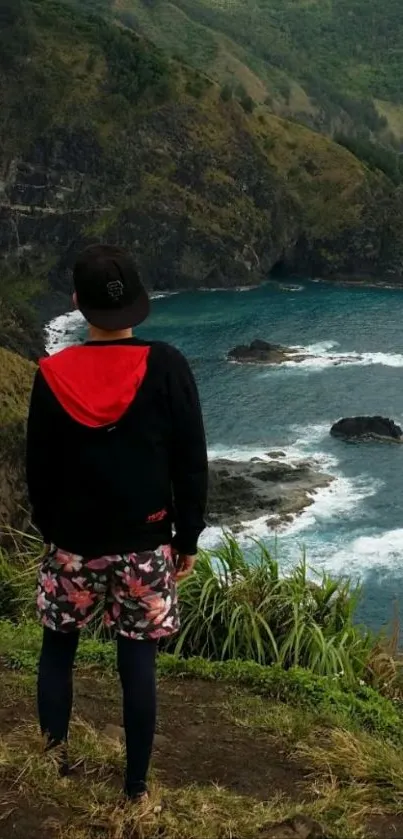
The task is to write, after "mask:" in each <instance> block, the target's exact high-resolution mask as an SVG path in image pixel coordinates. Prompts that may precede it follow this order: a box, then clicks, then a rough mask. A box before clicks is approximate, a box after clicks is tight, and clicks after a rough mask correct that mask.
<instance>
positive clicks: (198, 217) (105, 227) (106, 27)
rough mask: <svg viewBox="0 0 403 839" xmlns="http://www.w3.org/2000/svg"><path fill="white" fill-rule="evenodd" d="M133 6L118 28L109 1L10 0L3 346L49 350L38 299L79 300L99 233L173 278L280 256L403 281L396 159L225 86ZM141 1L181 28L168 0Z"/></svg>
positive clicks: (53, 303) (3, 80)
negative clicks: (367, 155)
mask: <svg viewBox="0 0 403 839" xmlns="http://www.w3.org/2000/svg"><path fill="white" fill-rule="evenodd" d="M130 3H131V5H132V6H133V0H130ZM124 5H125V4H124V3H123V0H121V2H120V3H119V10H118V11H119V15H120V18H121V20H120V25H117V21H116V11H117V10H116V8H115V9H112V8H111V6H110V5H109V6H108V4H106V3H105V2H103V0H91V2H90V0H88V2H87V4H86V9H85V12H83V11H82V7H81V6H80V8H79V7H78V5H77V3H76V2H75V0H71V2H67V0H66V2H60V0H0V70H1V73H0V101H1V103H2V108H1V118H0V269H1V274H0V277H1V279H0V299H1V304H2V305H1V309H0V312H1V314H0V345H3V346H5V347H7V348H9V349H14V350H17V351H20V352H23V353H25V354H27V355H29V356H30V357H32V358H35V357H36V356H37V355H38V353H39V352H40V351H41V340H40V335H38V332H37V328H36V326H35V320H34V318H33V316H32V301H34V303H35V305H37V306H39V311H40V313H41V315H42V316H43V317H44V318H45V317H49V316H50V315H51V314H56V312H58V311H60V310H62V308H63V306H65V305H66V299H67V298H66V295H67V294H69V293H70V291H71V273H70V272H71V266H72V262H73V260H74V257H75V254H76V253H77V250H78V249H79V248H81V247H82V246H83V245H85V244H87V243H89V242H93V241H94V240H95V241H99V240H102V239H108V240H111V241H119V242H120V243H122V244H126V245H128V246H129V247H130V248H131V249H132V250H133V251H134V253H135V255H136V258H137V259H138V262H139V264H140V267H141V269H142V272H143V275H144V278H145V281H146V283H147V284H148V286H149V287H152V288H158V289H169V288H178V287H181V288H183V287H185V288H199V287H210V288H212V287H217V286H236V285H248V284H252V283H256V282H259V281H261V280H262V279H264V278H266V277H267V276H268V273H269V272H270V271H271V270H272V269H273V268H275V267H276V266H277V267H281V268H282V270H285V271H288V272H296V273H303V274H305V275H308V276H309V275H314V276H315V275H316V276H330V277H335V276H336V277H337V276H343V277H352V276H353V277H357V276H358V277H361V278H367V277H377V278H381V279H382V278H385V277H387V279H388V281H392V282H393V281H400V280H401V275H402V264H403V234H402V225H401V218H402V214H403V197H402V193H401V189H400V188H398V189H396V187H395V184H396V183H397V182H398V180H399V179H398V178H394V177H393V172H392V173H390V172H388V170H387V167H385V166H382V168H383V169H384V172H386V173H387V175H388V176H387V177H385V175H384V174H383V173H382V172H381V171H379V168H378V166H377V160H371V161H368V164H369V165H363V164H362V163H360V162H359V160H358V159H357V158H356V157H355V156H353V155H352V154H350V153H349V151H348V150H346V149H345V148H343V147H342V146H340V145H338V144H335V143H332V142H331V141H330V140H328V139H326V138H325V137H324V136H321V135H320V134H317V133H313V132H312V131H310V130H309V129H307V128H306V127H303V126H301V125H298V124H296V123H295V122H290V121H285V120H283V119H280V118H278V117H277V116H276V115H274V114H272V113H269V112H268V110H267V108H264V107H263V108H257V109H254V108H253V102H251V100H249V99H248V97H247V96H245V95H244V94H243V95H242V96H239V97H238V98H237V97H235V98H233V97H232V96H231V95H229V96H227V95H224V91H223V88H222V85H218V84H215V83H214V82H213V81H211V79H210V78H209V76H208V75H205V74H204V73H200V72H198V71H197V70H195V69H194V68H191V67H189V66H188V65H187V64H185V63H184V62H183V61H180V60H179V59H170V58H169V57H168V56H167V55H166V54H164V52H163V51H161V50H159V49H158V47H156V46H155V45H153V44H152V43H151V42H150V41H148V40H147V39H145V38H144V37H143V36H141V35H138V34H137V33H135V32H133V31H131V30H130V29H129V28H127V27H126V26H124V25H122V24H123V23H124V21H125V20H126V18H125V14H126V13H125V10H124ZM141 8H142V10H143V11H144V14H146V13H147V15H148V16H149V19H151V15H153V16H154V17H155V20H156V21H157V22H158V24H159V26H160V27H163V26H164V27H165V29H166V33H167V34H168V31H169V27H168V21H169V19H170V17H169V15H168V17H167V18H166V19H164V17H163V11H162V10H163V4H162V5H161V4H160V3H159V2H156V3H154V2H151V0H148V3H147V4H144V3H143V4H142V7H141ZM236 8H237V7H234V11H236ZM178 14H179V12H178ZM183 14H184V12H183V10H181V11H180V15H183ZM122 15H123V17H122ZM164 20H165V23H166V25H165V23H164ZM141 29H142V27H141V26H140V25H139V30H140V31H141ZM171 31H172V30H171ZM203 31H204V30H203ZM154 34H155V33H154ZM178 34H179V30H178V33H177V35H178ZM172 37H173V34H172ZM156 39H157V38H156ZM157 40H158V39H157ZM177 42H178V43H179V40H178V41H177ZM189 48H190V47H189Z"/></svg>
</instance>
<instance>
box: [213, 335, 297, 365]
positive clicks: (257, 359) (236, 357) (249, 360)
mask: <svg viewBox="0 0 403 839" xmlns="http://www.w3.org/2000/svg"><path fill="white" fill-rule="evenodd" d="M303 357H304V356H300V355H298V353H296V352H295V350H293V349H290V348H289V347H282V346H280V344H269V343H267V341H259V340H256V341H252V343H251V344H249V346H247V345H240V346H238V347H235V348H234V349H233V350H230V351H229V353H228V359H229V361H236V362H238V363H239V364H283V363H284V362H285V361H302V359H303Z"/></svg>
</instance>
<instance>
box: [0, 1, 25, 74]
mask: <svg viewBox="0 0 403 839" xmlns="http://www.w3.org/2000/svg"><path fill="white" fill-rule="evenodd" d="M32 41H33V27H32V21H31V16H30V13H29V10H28V8H27V4H26V3H25V2H24V0H0V66H1V67H3V68H5V69H7V68H10V67H12V66H13V65H14V64H17V63H18V61H19V60H20V59H21V58H22V57H24V56H25V55H27V53H28V52H29V50H30V47H31V45H32Z"/></svg>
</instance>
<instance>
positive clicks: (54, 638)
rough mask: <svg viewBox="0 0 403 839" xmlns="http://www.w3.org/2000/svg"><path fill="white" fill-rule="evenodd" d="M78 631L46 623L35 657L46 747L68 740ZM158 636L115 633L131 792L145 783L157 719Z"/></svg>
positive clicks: (143, 788) (138, 791)
mask: <svg viewBox="0 0 403 839" xmlns="http://www.w3.org/2000/svg"><path fill="white" fill-rule="evenodd" d="M79 637H80V634H79V632H71V633H62V632H53V631H52V630H50V629H45V630H44V634H43V646H42V653H41V658H40V662H39V679H38V710H39V720H40V725H41V730H42V734H43V735H45V736H46V737H47V739H48V743H49V746H50V747H53V746H59V745H62V744H63V743H66V742H67V737H68V730H69V723H70V717H71V711H72V706H73V665H74V659H75V655H76V651H77V646H78V641H79ZM156 652H157V642H156V641H132V640H130V639H128V638H123V637H122V636H121V635H119V636H118V669H119V675H120V680H121V683H122V688H123V718H124V726H125V733H126V751H127V772H126V792H127V794H128V795H129V796H131V797H133V798H135V797H136V796H138V795H141V793H143V792H145V791H146V789H147V774H148V768H149V764H150V759H151V752H152V747H153V741H154V734H155V723H156V706H157V700H156V678H155V659H156Z"/></svg>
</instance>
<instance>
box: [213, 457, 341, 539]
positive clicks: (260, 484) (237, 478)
mask: <svg viewBox="0 0 403 839" xmlns="http://www.w3.org/2000/svg"><path fill="white" fill-rule="evenodd" d="M274 454H276V455H279V454H280V453H278V452H276V453H274ZM267 458H268V459H263V458H253V459H252V460H250V461H246V462H239V461H233V460H224V459H223V460H213V461H211V463H210V489H209V503H208V514H207V522H208V524H209V525H210V526H218V527H224V528H225V527H227V528H230V529H232V530H234V531H235V532H236V531H237V530H240V529H241V523H242V522H246V521H253V520H254V519H257V518H262V517H264V516H267V526H268V527H269V528H272V529H275V528H278V527H279V526H281V525H284V524H288V523H290V522H291V521H293V519H294V517H295V516H297V515H299V514H301V513H302V512H303V511H304V510H305V509H306V508H307V507H309V506H311V504H313V503H314V500H315V498H314V496H315V493H316V492H317V491H318V490H319V489H324V488H326V487H329V486H330V485H331V484H332V482H333V481H334V477H333V476H332V475H328V474H326V473H324V472H321V471H320V470H319V469H318V466H317V463H316V462H315V461H314V460H299V461H298V460H295V461H293V462H288V461H285V460H283V458H282V457H278V458H275V457H272V456H270V453H269V454H268V456H267Z"/></svg>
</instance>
